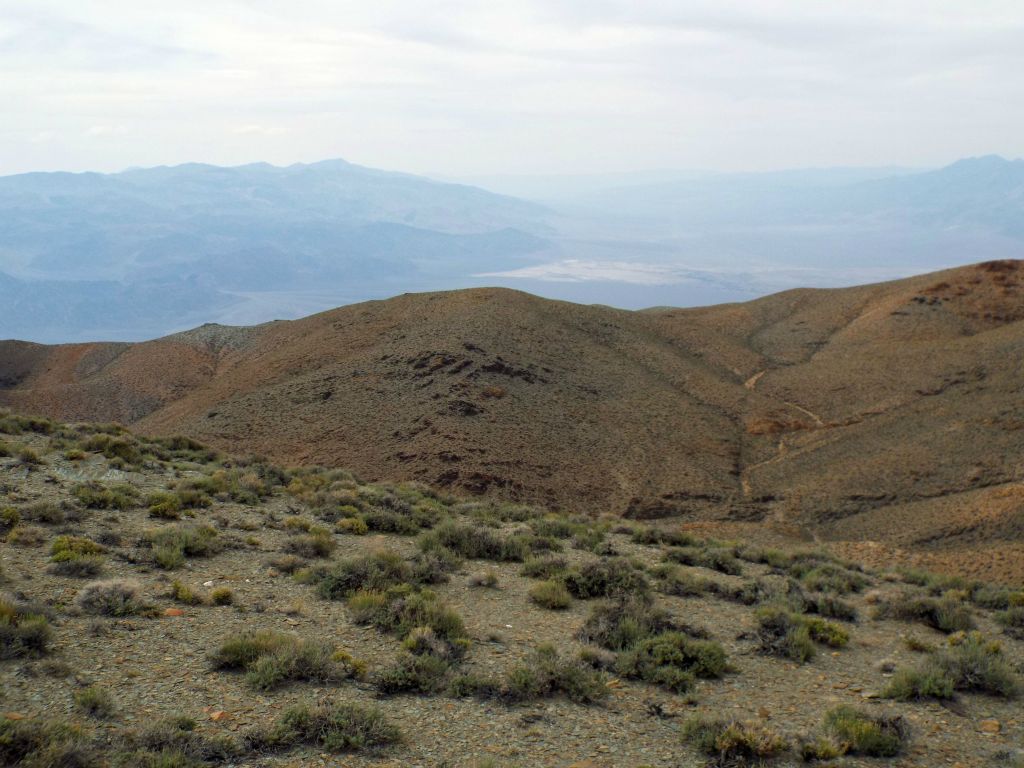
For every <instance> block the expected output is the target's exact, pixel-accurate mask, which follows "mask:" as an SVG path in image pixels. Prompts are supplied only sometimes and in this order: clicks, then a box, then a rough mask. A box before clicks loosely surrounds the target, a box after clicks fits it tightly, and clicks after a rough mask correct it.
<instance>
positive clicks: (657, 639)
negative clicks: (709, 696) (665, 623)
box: [615, 632, 726, 693]
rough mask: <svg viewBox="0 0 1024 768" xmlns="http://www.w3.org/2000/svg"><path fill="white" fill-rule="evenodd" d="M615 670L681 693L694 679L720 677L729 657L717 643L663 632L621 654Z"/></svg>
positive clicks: (676, 633) (678, 633) (641, 641)
mask: <svg viewBox="0 0 1024 768" xmlns="http://www.w3.org/2000/svg"><path fill="white" fill-rule="evenodd" d="M615 669H616V671H617V672H618V673H619V674H620V675H624V676H626V677H634V678H637V679H640V680H644V681H645V682H648V683H652V684H654V685H660V686H662V687H664V688H667V689H669V690H670V691H673V692H675V693H682V692H684V691H687V690H689V688H690V687H691V685H692V684H693V680H694V678H695V677H705V678H715V677H721V676H722V675H723V674H724V673H725V670H726V655H725V651H724V650H723V648H722V646H721V645H719V644H718V643H715V642H712V641H709V640H695V639H693V638H690V637H687V636H686V635H684V634H683V633H682V632H663V633H661V634H659V635H655V636H653V637H648V638H645V639H643V640H640V641H639V642H637V643H635V644H634V645H633V646H631V647H630V648H629V649H628V650H625V651H623V652H622V653H620V654H619V656H618V659H617V661H616V664H615Z"/></svg>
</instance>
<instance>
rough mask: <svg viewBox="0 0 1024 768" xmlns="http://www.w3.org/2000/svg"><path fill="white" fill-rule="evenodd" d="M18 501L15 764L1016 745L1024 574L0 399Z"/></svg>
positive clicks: (11, 752)
mask: <svg viewBox="0 0 1024 768" xmlns="http://www.w3.org/2000/svg"><path fill="white" fill-rule="evenodd" d="M0 493H2V496H0V713H2V714H0V764H2V765H5V766H6V765H9V766H22V768H56V767H57V766H60V767H62V768H168V767H169V766H174V767H175V768H214V766H224V768H231V767H232V766H235V767H237V768H242V767H243V766H246V767H248V768H257V767H259V768H274V767H278V768H285V767H286V766H299V765H301V766H309V765H316V766H328V765H330V766H340V765H345V766H352V767H353V768H356V767H368V766H393V767H394V768H397V767H398V766H407V765H414V766H452V768H497V767H498V766H501V768H533V767H535V766H549V767H550V768H565V766H570V765H571V766H577V768H641V767H646V768H670V767H671V768H698V767H700V766H703V767H704V768H726V766H728V767H729V768H745V767H748V766H749V768H754V766H769V765H770V766H778V768H784V767H786V766H789V767H792V766H797V765H805V764H807V763H812V764H830V765H842V766H846V767H847V768H867V767H868V766H877V765H882V764H885V765H896V766H908V767H909V766H924V765H927V766H935V765H963V766H989V765H991V766H1009V767H1010V768H1014V767H1015V766H1019V765H1021V759H1022V757H1024V755H1022V753H1021V751H1020V749H1019V746H1020V743H1021V742H1020V739H1021V736H1022V732H1024V723H1022V722H1021V718H1020V702H1019V697H1020V695H1021V693H1024V680H1022V678H1021V672H1024V668H1022V665H1021V660H1022V659H1024V592H1022V591H1020V590H1017V591H1014V590H1011V589H1007V588H1000V587H994V586H992V585H989V584H985V583H982V582H970V581H967V580H963V579H950V578H947V577H937V576H935V575H932V574H928V573H925V572H922V571H904V570H898V569H893V568H884V569H877V570H876V569H867V568H864V567H862V566H861V565H860V564H858V563H855V562H849V561H844V560H842V559H839V558H836V557H834V556H831V555H829V554H828V553H827V552H823V551H820V550H817V549H815V548H810V547H807V546H802V547H789V546H786V545H785V544H783V546H782V548H775V547H767V546H761V545H756V544H728V543H724V542H721V541H715V540H709V539H704V538H702V537H701V536H700V535H699V534H697V533H696V531H695V530H694V528H693V526H681V525H679V523H678V521H656V522H654V523H652V524H648V523H639V522H633V521H621V520H614V519H603V520H595V519H593V518H590V517H586V516H574V515H560V514H557V513H552V512H550V511H549V510H545V509H543V508H539V507H531V506H522V505H510V504H504V503H479V502H473V501H469V500H466V499H465V498H460V497H458V496H452V495H449V494H445V493H437V492H434V491H432V490H430V489H427V488H425V487H423V486H422V485H418V484H401V483H380V484H367V483H362V482H359V481H358V480H356V479H355V478H353V477H352V475H351V474H350V473H348V472H346V471H344V470H340V469H335V470H323V469H315V468H293V469H291V470H285V469H283V468H281V467H277V466H274V465H272V464H269V463H266V462H260V461H252V460H248V459H240V458H237V457H232V456H230V455H225V454H220V453H218V452H216V451H213V450H210V449H208V448H206V447H204V446H202V445H200V444H198V443H196V442H194V441H189V440H184V439H181V438H174V439H167V438H159V439H154V440H149V439H145V438H137V437H136V436H134V435H132V434H130V433H128V432H126V431H124V430H123V429H120V428H117V427H112V426H110V425H97V424H78V425H63V424H55V423H52V422H49V421H47V420H42V419H29V418H24V417H19V416H17V415H9V414H6V413H3V412H0ZM836 758H838V759H839V761H838V762H836V761H835V759H836Z"/></svg>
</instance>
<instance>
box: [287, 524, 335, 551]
mask: <svg viewBox="0 0 1024 768" xmlns="http://www.w3.org/2000/svg"><path fill="white" fill-rule="evenodd" d="M306 531H307V532H306V533H301V534H298V535H295V536H291V537H289V538H288V540H287V541H285V543H284V551H285V552H290V553H291V554H294V555H298V556H299V557H306V558H316V557H330V556H331V554H332V553H333V552H334V550H335V549H337V547H338V543H337V542H336V541H335V540H334V537H333V536H332V535H331V532H330V531H328V530H327V529H326V528H321V527H320V526H315V525H314V526H310V527H309V528H307V529H306Z"/></svg>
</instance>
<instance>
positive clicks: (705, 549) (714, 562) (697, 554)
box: [665, 546, 743, 576]
mask: <svg viewBox="0 0 1024 768" xmlns="http://www.w3.org/2000/svg"><path fill="white" fill-rule="evenodd" d="M665 559H666V560H667V561H669V562H674V563H679V564H681V565H690V566H699V567H701V568H709V569H711V570H713V571H718V572H719V573H725V574H728V575H730V576H741V575H742V574H743V566H742V564H741V563H740V561H739V560H738V559H737V558H736V555H734V554H733V553H732V551H731V550H728V549H724V548H721V547H709V546H702V547H692V546H691V547H672V548H671V549H669V550H668V551H667V552H666V553H665Z"/></svg>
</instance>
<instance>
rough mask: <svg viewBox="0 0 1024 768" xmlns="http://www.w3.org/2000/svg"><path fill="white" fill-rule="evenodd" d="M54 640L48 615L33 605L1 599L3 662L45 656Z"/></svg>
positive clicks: (1, 649) (0, 653) (0, 627)
mask: <svg viewBox="0 0 1024 768" xmlns="http://www.w3.org/2000/svg"><path fill="white" fill-rule="evenodd" d="M51 636H52V632H51V630H50V623H49V622H48V621H47V620H46V617H45V616H44V615H42V614H41V613H40V612H37V611H35V610H33V607H32V606H30V605H26V604H24V603H20V602H18V601H16V600H13V599H10V598H7V597H0V659H17V658H23V657H35V656H42V655H43V654H44V653H46V651H47V648H48V646H49V643H50V638H51Z"/></svg>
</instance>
